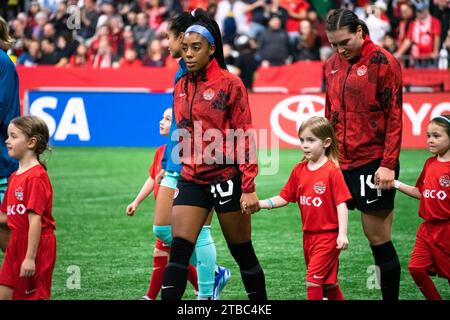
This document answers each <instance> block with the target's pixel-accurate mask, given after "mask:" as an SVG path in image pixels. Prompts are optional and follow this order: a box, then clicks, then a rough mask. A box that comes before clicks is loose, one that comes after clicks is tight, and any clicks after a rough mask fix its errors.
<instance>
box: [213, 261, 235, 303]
mask: <svg viewBox="0 0 450 320" xmlns="http://www.w3.org/2000/svg"><path fill="white" fill-rule="evenodd" d="M216 272H217V275H216V277H215V279H214V291H213V300H220V294H221V293H222V290H223V288H225V286H226V284H227V283H228V281H230V278H231V272H230V270H229V269H227V268H225V267H221V266H216Z"/></svg>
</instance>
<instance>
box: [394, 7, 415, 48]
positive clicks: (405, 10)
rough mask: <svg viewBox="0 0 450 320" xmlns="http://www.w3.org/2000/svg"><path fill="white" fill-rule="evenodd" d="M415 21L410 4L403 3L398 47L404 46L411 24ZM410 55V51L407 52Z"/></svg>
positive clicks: (397, 38) (397, 31)
mask: <svg viewBox="0 0 450 320" xmlns="http://www.w3.org/2000/svg"><path fill="white" fill-rule="evenodd" d="M413 21H414V11H413V8H412V7H411V4H410V3H409V2H403V3H402V4H401V5H400V23H399V24H398V27H397V30H396V41H397V47H398V46H400V45H401V44H402V42H403V41H404V40H405V39H406V35H407V34H408V28H409V25H410V24H411V22H413ZM405 54H409V50H408V51H407V52H405Z"/></svg>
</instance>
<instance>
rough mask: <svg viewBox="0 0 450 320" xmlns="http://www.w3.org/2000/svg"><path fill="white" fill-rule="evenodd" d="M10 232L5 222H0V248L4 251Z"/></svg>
mask: <svg viewBox="0 0 450 320" xmlns="http://www.w3.org/2000/svg"><path fill="white" fill-rule="evenodd" d="M10 233H11V231H10V230H9V228H8V226H7V225H6V224H0V248H1V249H2V251H3V252H5V251H6V247H7V246H8V241H9V235H10Z"/></svg>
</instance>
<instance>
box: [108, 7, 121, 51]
mask: <svg viewBox="0 0 450 320" xmlns="http://www.w3.org/2000/svg"><path fill="white" fill-rule="evenodd" d="M109 30H110V32H111V40H110V42H109V44H110V45H111V51H112V53H113V54H115V55H119V47H120V46H121V44H122V43H123V21H122V17H121V16H113V17H111V18H110V19H109Z"/></svg>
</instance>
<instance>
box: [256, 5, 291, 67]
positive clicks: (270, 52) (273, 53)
mask: <svg viewBox="0 0 450 320" xmlns="http://www.w3.org/2000/svg"><path fill="white" fill-rule="evenodd" d="M258 47H259V57H260V59H261V61H262V62H261V66H263V67H268V66H281V65H284V64H286V61H287V59H288V58H289V53H290V46H289V36H288V34H287V32H286V31H285V30H284V29H282V28H281V19H280V17H279V16H278V15H276V14H274V15H273V16H272V17H271V18H270V20H269V27H268V28H267V30H265V31H264V32H263V33H262V35H261V38H260V39H259V43H258Z"/></svg>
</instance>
